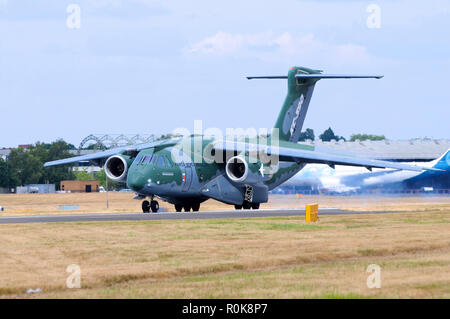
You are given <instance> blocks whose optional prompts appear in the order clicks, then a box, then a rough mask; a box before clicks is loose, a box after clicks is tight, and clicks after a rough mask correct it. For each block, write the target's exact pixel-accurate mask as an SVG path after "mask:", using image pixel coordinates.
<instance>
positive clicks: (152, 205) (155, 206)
mask: <svg viewBox="0 0 450 319" xmlns="http://www.w3.org/2000/svg"><path fill="white" fill-rule="evenodd" d="M150 208H151V210H152V212H153V213H156V212H157V211H158V210H159V203H158V202H157V201H156V200H152V201H151V202H150Z"/></svg>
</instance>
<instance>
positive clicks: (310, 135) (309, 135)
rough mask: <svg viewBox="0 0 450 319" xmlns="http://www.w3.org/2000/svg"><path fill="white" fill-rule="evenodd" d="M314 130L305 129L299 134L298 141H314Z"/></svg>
mask: <svg viewBox="0 0 450 319" xmlns="http://www.w3.org/2000/svg"><path fill="white" fill-rule="evenodd" d="M314 138H315V136H314V130H313V129H310V128H307V129H306V130H305V131H303V132H301V133H300V137H299V141H301V142H305V141H306V140H312V141H314Z"/></svg>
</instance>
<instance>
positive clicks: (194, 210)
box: [192, 203, 200, 212]
mask: <svg viewBox="0 0 450 319" xmlns="http://www.w3.org/2000/svg"><path fill="white" fill-rule="evenodd" d="M199 210H200V203H194V204H192V211H193V212H198V211H199Z"/></svg>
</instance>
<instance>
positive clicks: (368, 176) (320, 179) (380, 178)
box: [285, 149, 450, 193]
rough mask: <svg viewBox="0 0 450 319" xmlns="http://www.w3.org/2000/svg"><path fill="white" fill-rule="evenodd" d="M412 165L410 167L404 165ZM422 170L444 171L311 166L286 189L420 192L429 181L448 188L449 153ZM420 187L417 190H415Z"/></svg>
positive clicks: (290, 181)
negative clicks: (389, 188)
mask: <svg viewBox="0 0 450 319" xmlns="http://www.w3.org/2000/svg"><path fill="white" fill-rule="evenodd" d="M405 164H410V165H412V164H413V163H405ZM416 164H419V165H420V166H423V167H429V168H436V169H440V170H445V171H424V172H414V171H405V170H396V169H374V170H373V172H367V171H366V172H364V171H363V170H362V169H361V168H358V167H341V166H337V167H336V169H331V168H329V167H328V166H324V165H320V164H310V165H307V166H306V167H305V168H304V169H302V170H301V171H300V172H298V173H297V174H296V175H295V176H293V177H292V178H291V179H290V180H289V181H288V182H286V183H285V184H286V185H290V186H296V185H301V186H311V187H316V186H318V190H319V191H321V192H328V193H329V192H331V193H352V192H358V191H363V190H365V189H370V188H380V187H383V188H386V187H393V188H395V187H397V188H421V187H430V186H431V185H430V180H434V181H435V183H436V180H439V181H440V182H439V183H438V184H441V185H443V186H442V187H445V188H447V187H448V185H450V149H449V150H447V151H446V152H445V153H444V154H443V155H441V156H440V157H438V158H437V159H435V160H433V161H431V162H420V163H416ZM417 185H419V186H417Z"/></svg>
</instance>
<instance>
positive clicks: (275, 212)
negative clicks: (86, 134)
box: [0, 208, 395, 224]
mask: <svg viewBox="0 0 450 319" xmlns="http://www.w3.org/2000/svg"><path fill="white" fill-rule="evenodd" d="M383 213H395V212H388V211H373V212H363V211H345V210H340V209H335V208H329V209H326V208H322V209H319V216H320V215H357V214H383ZM304 215H305V210H304V209H259V210H226V211H225V210H224V211H200V212H195V213H193V212H189V213H185V212H181V213H175V212H161V213H148V214H143V213H124V214H67V215H66V214H64V213H61V214H60V215H39V216H17V217H0V224H17V223H49V222H60V223H61V222H91V221H124V220H129V221H141V220H142V221H145V220H177V219H214V218H249V217H286V216H304Z"/></svg>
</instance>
